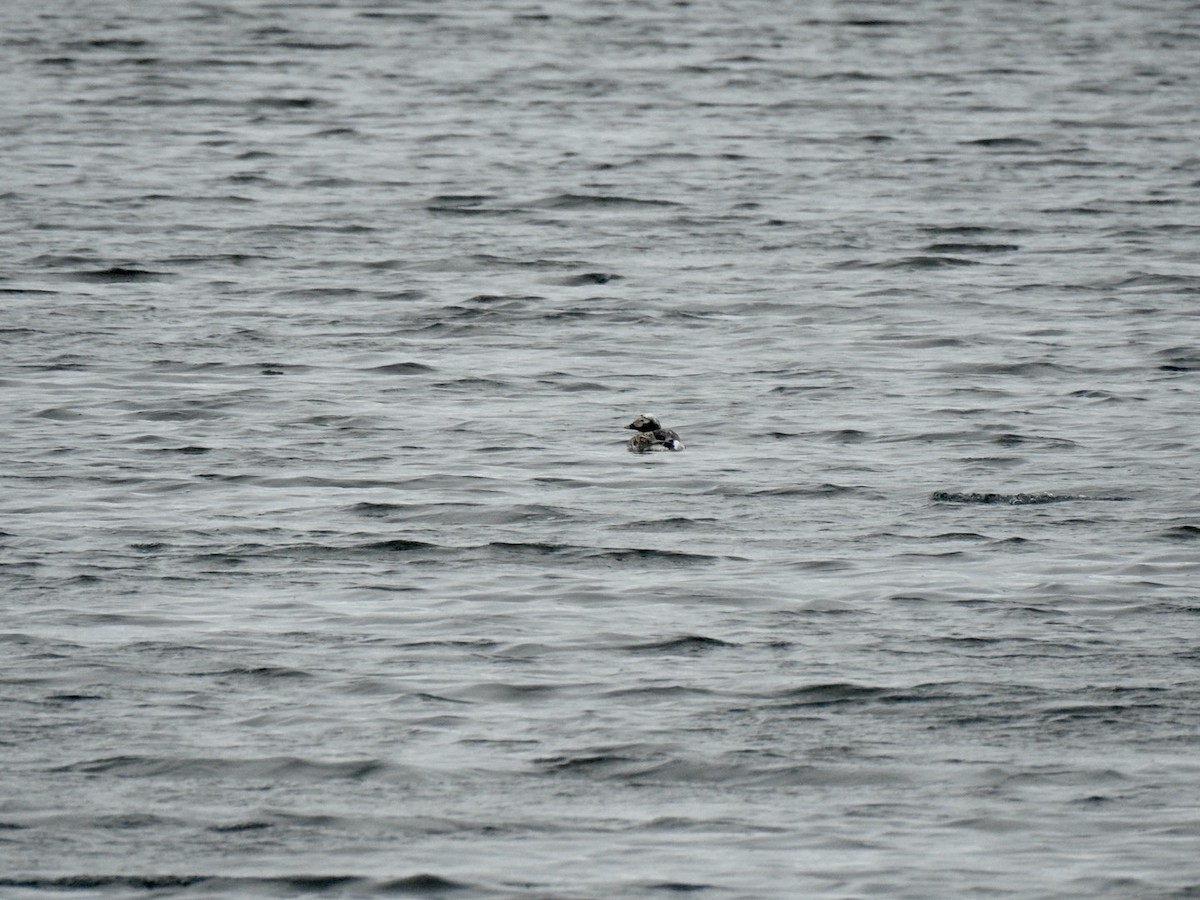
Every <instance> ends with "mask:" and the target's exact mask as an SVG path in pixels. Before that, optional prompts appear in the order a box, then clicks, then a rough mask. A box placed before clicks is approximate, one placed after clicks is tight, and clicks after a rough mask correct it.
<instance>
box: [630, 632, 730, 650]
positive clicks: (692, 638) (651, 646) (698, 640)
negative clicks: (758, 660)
mask: <svg viewBox="0 0 1200 900" xmlns="http://www.w3.org/2000/svg"><path fill="white" fill-rule="evenodd" d="M736 646H737V645H736V644H731V643H729V642H727V641H722V640H719V639H718V638H710V637H705V636H704V635H702V634H685V635H682V636H680V637H675V638H669V639H667V640H664V641H652V642H650V643H648V644H630V645H628V646H627V647H625V648H624V649H626V650H631V651H639V652H653V653H701V652H704V651H706V650H715V649H717V648H719V647H736Z"/></svg>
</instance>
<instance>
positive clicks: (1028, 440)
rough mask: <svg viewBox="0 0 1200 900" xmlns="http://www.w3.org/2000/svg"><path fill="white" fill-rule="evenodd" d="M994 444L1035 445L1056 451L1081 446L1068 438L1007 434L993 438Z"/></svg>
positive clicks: (1010, 445) (1008, 445)
mask: <svg viewBox="0 0 1200 900" xmlns="http://www.w3.org/2000/svg"><path fill="white" fill-rule="evenodd" d="M991 442H992V443H993V444H997V445H999V446H1001V447H1022V446H1026V445H1034V446H1039V447H1043V448H1052V449H1055V450H1071V449H1074V448H1076V447H1078V446H1079V445H1078V444H1076V443H1075V442H1074V441H1072V440H1068V439H1067V438H1057V437H1043V436H1042V435H1036V434H1015V433H1012V432H1006V433H1004V434H997V435H994V436H993V437H992V438H991Z"/></svg>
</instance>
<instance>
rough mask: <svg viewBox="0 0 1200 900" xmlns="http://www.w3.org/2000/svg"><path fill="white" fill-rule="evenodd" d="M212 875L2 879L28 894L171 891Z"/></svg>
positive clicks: (0, 881) (1, 884) (0, 884)
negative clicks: (32, 892)
mask: <svg viewBox="0 0 1200 900" xmlns="http://www.w3.org/2000/svg"><path fill="white" fill-rule="evenodd" d="M214 880H215V879H214V878H213V876H210V875H63V876H60V877H58V878H0V887H9V888H14V889H18V890H21V889H23V890H27V891H54V892H61V891H111V890H114V889H116V890H124V891H138V892H139V893H145V892H150V891H156V892H157V891H168V890H179V889H186V888H192V887H195V886H196V885H200V884H204V883H205V882H211V881H214Z"/></svg>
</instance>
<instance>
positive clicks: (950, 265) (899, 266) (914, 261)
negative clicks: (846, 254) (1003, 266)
mask: <svg viewBox="0 0 1200 900" xmlns="http://www.w3.org/2000/svg"><path fill="white" fill-rule="evenodd" d="M978 265H980V263H978V262H976V261H975V260H973V259H961V258H960V257H957V256H925V255H920V256H900V257H896V258H894V259H885V260H881V261H880V262H864V261H862V260H853V261H850V262H845V263H839V264H838V266H837V267H838V268H849V269H885V270H895V271H911V272H922V271H930V270H934V269H960V268H964V267H966V266H978Z"/></svg>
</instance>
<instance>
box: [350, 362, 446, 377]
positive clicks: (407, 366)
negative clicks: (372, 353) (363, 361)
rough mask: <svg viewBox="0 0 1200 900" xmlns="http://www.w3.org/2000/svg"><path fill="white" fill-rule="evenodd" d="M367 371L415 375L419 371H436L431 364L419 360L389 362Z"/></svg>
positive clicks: (381, 373) (382, 373)
mask: <svg viewBox="0 0 1200 900" xmlns="http://www.w3.org/2000/svg"><path fill="white" fill-rule="evenodd" d="M367 371H368V372H376V373H378V374H380V375H415V374H417V373H420V372H436V371H437V369H435V368H434V367H433V366H427V365H425V363H419V362H399V363H389V364H387V365H385V366H375V367H373V368H371V369H367Z"/></svg>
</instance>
